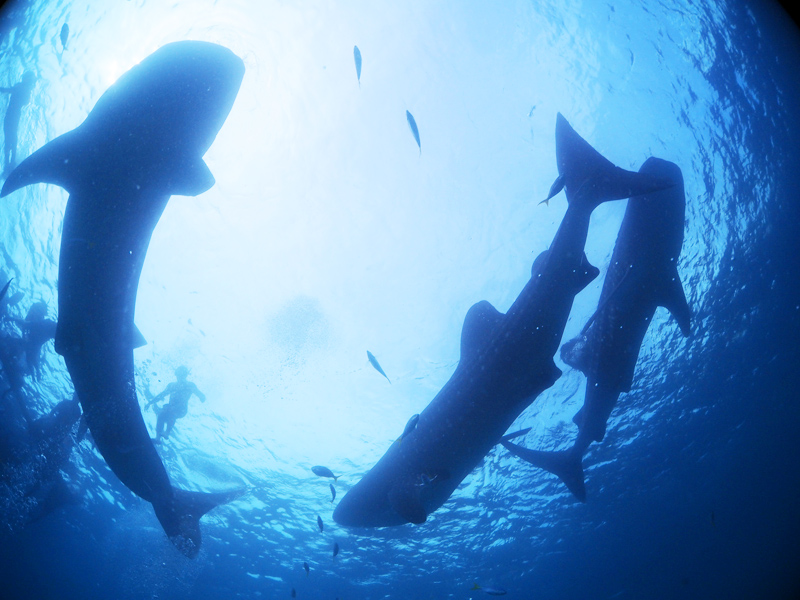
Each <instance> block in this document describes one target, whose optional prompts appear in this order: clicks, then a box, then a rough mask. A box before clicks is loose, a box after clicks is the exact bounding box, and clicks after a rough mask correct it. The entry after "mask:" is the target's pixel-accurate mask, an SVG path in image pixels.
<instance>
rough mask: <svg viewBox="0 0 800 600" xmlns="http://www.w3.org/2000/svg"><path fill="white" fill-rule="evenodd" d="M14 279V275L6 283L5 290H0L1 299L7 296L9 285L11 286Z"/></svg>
mask: <svg viewBox="0 0 800 600" xmlns="http://www.w3.org/2000/svg"><path fill="white" fill-rule="evenodd" d="M12 281H14V278H13V277H12V278H11V279H9V280H8V283H6V284H5V285H4V286H3V290H2V291H0V300H2V299H3V298H5V297H6V292H7V291H8V286H10V285H11V282H12Z"/></svg>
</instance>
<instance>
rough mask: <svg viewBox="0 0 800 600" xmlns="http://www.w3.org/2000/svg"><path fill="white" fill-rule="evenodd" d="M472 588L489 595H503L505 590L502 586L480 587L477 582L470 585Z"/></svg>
mask: <svg viewBox="0 0 800 600" xmlns="http://www.w3.org/2000/svg"><path fill="white" fill-rule="evenodd" d="M472 589H473V590H483V591H484V592H485V593H487V594H489V595H490V596H505V595H506V591H505V590H504V589H503V588H492V587H481V586H479V585H478V584H477V583H476V584H475V585H473V586H472Z"/></svg>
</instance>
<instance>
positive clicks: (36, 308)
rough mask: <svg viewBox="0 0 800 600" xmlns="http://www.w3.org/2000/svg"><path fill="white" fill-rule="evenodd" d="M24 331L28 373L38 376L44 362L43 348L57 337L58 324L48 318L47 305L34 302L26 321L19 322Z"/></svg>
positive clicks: (23, 338)
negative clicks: (42, 361)
mask: <svg viewBox="0 0 800 600" xmlns="http://www.w3.org/2000/svg"><path fill="white" fill-rule="evenodd" d="M17 325H19V327H20V329H22V340H23V345H24V348H25V360H26V362H27V363H28V373H31V374H33V373H34V372H35V373H36V374H37V375H38V374H39V370H40V363H41V360H42V346H44V345H45V344H46V343H47V342H49V341H50V340H52V339H55V337H56V325H57V324H56V322H55V321H53V320H51V319H48V318H47V304H45V303H44V302H42V301H39V302H34V303H33V305H32V306H31V307H30V309H28V314H27V315H26V316H25V320H19V319H18V320H17Z"/></svg>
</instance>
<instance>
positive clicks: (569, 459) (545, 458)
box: [500, 440, 586, 502]
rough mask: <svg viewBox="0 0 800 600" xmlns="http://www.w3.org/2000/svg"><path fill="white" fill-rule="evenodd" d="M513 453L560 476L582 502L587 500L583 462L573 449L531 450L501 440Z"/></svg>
mask: <svg viewBox="0 0 800 600" xmlns="http://www.w3.org/2000/svg"><path fill="white" fill-rule="evenodd" d="M500 443H501V444H503V447H504V448H506V450H508V451H509V452H511V454H513V455H515V456H518V457H519V458H521V459H522V460H524V461H526V462H529V463H530V464H532V465H533V466H534V467H539V468H540V469H544V470H545V471H548V472H550V473H552V474H553V475H555V476H556V477H558V478H559V479H560V480H561V481H562V482H564V485H566V486H567V489H568V490H569V491H570V492H572V495H573V496H575V497H576V498H577V499H578V500H580V501H581V502H586V485H585V483H584V480H583V463H582V461H581V457H580V455H579V454H578V453H576V452H572V451H571V450H562V451H560V452H542V451H540V450H529V449H528V448H523V447H522V446H517V445H516V444H512V443H511V442H507V441H505V440H503V441H501V442H500Z"/></svg>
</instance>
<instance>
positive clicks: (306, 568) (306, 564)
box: [303, 562, 310, 577]
mask: <svg viewBox="0 0 800 600" xmlns="http://www.w3.org/2000/svg"><path fill="white" fill-rule="evenodd" d="M303 568H304V569H305V570H306V577H308V572H309V570H310V569H309V568H308V563H307V562H304V563H303Z"/></svg>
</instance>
